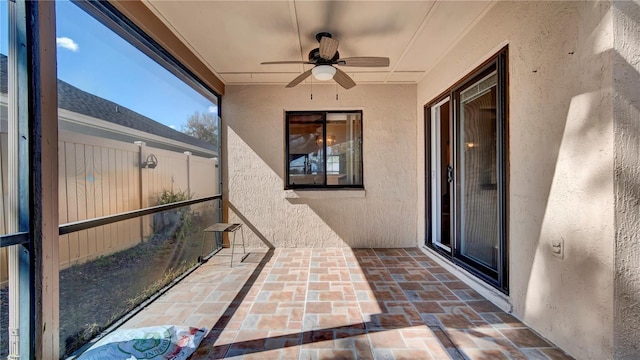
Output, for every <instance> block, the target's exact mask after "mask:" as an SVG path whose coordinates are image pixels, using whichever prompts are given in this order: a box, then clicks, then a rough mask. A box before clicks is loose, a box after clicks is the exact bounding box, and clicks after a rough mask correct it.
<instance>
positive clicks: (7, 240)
mask: <svg viewBox="0 0 640 360" xmlns="http://www.w3.org/2000/svg"><path fill="white" fill-rule="evenodd" d="M28 242H29V233H28V232H26V231H25V232H17V233H13V234H7V235H0V248H3V247H6V246H11V245H19V244H26V243H28Z"/></svg>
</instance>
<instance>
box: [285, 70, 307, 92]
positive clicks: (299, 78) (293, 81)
mask: <svg viewBox="0 0 640 360" xmlns="http://www.w3.org/2000/svg"><path fill="white" fill-rule="evenodd" d="M309 75H311V69H309V70H307V71H305V72H303V73H302V74H300V75H298V77H297V78H295V79H293V80H291V82H290V83H288V84H287V86H286V87H288V88H290V87H294V86H296V85H298V84H300V83H301V82H302V80H304V79H306V78H308V77H309Z"/></svg>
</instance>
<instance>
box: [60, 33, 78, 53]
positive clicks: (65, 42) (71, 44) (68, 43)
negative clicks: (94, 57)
mask: <svg viewBox="0 0 640 360" xmlns="http://www.w3.org/2000/svg"><path fill="white" fill-rule="evenodd" d="M56 45H57V46H58V47H61V48H64V49H67V50H71V51H73V52H76V51H78V49H79V46H78V43H76V42H75V41H73V39H70V38H68V37H57V38H56Z"/></svg>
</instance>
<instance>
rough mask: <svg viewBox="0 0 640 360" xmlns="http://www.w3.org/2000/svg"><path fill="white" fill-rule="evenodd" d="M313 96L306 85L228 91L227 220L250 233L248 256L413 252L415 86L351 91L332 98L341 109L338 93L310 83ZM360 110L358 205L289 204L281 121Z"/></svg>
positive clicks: (326, 197) (338, 196) (338, 198)
mask: <svg viewBox="0 0 640 360" xmlns="http://www.w3.org/2000/svg"><path fill="white" fill-rule="evenodd" d="M310 92H311V87H310V86H307V85H299V86H297V87H295V88H293V89H286V88H285V87H284V86H283V85H264V86H255V85H254V86H251V85H249V86H233V85H230V86H227V87H226V94H225V97H224V100H223V106H222V124H223V132H222V136H223V137H224V139H223V144H227V147H226V149H223V162H222V169H223V177H224V180H223V182H224V186H225V187H226V188H225V189H223V191H224V194H225V195H227V194H228V197H225V201H224V203H225V209H226V211H227V214H226V215H227V218H228V220H229V221H236V220H239V221H242V222H244V223H245V224H247V229H248V230H250V231H248V232H245V234H248V235H249V236H248V238H247V239H248V244H249V245H250V246H252V247H255V246H265V245H269V244H271V245H272V246H275V247H329V246H334V247H335V246H338V247H339V246H350V247H406V246H415V241H416V202H417V197H416V179H415V173H416V136H415V131H416V121H417V120H416V110H415V109H416V106H417V105H416V86H415V85H358V86H356V87H355V88H353V89H351V90H348V91H345V90H343V89H339V90H338V95H339V100H336V86H335V84H331V85H318V84H314V85H313V100H311V99H310ZM359 109H361V110H363V158H364V160H363V161H364V184H365V194H364V197H347V198H345V196H353V195H354V193H353V192H348V191H347V192H345V191H333V192H326V193H323V194H322V196H320V198H315V199H311V198H304V197H300V198H288V197H287V196H291V195H292V194H289V195H287V194H288V193H290V192H286V191H285V190H283V189H284V180H283V179H284V176H285V175H284V174H285V162H284V155H285V154H284V146H285V139H284V134H285V129H284V124H285V119H284V112H285V111H286V110H359ZM299 194H302V192H299ZM355 195H357V196H361V195H362V194H361V193H357V194H355ZM302 196H304V195H302Z"/></svg>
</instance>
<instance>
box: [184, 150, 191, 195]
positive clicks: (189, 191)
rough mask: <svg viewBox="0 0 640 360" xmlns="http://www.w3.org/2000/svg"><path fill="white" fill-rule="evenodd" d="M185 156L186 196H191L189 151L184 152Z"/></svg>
mask: <svg viewBox="0 0 640 360" xmlns="http://www.w3.org/2000/svg"><path fill="white" fill-rule="evenodd" d="M184 154H185V155H186V156H187V194H189V196H191V151H185V152H184Z"/></svg>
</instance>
